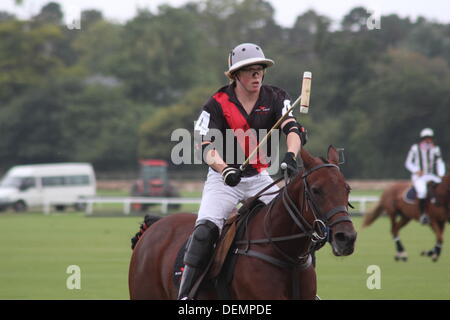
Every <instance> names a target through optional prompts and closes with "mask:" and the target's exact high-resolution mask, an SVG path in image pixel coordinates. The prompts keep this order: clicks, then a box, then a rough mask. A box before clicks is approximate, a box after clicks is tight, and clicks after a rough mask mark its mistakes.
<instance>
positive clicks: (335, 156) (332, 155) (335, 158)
mask: <svg viewBox="0 0 450 320" xmlns="http://www.w3.org/2000/svg"><path fill="white" fill-rule="evenodd" d="M327 158H328V162H330V163H333V164H338V163H339V153H338V152H337V150H336V148H335V147H333V146H332V145H330V146H329V147H328V154H327Z"/></svg>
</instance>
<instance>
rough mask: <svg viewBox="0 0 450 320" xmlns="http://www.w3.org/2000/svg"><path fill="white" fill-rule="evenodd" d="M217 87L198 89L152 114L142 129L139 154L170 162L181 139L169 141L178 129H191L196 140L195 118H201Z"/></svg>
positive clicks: (142, 156) (143, 156)
mask: <svg viewBox="0 0 450 320" xmlns="http://www.w3.org/2000/svg"><path fill="white" fill-rule="evenodd" d="M213 90H214V88H212V87H199V88H196V89H194V90H191V91H190V92H189V93H188V94H187V95H186V96H185V97H183V98H182V99H181V100H180V102H178V103H176V104H173V105H171V106H168V107H165V108H162V109H160V110H158V111H157V112H155V113H154V114H152V116H151V118H149V119H148V120H147V121H146V122H144V123H143V124H142V126H141V128H140V139H139V141H140V143H139V157H140V158H162V159H166V160H168V161H170V154H171V150H172V147H173V146H174V145H176V144H177V143H178V141H173V142H170V143H169V141H171V135H172V132H173V131H174V130H176V129H178V128H184V129H186V130H188V131H189V132H191V136H192V139H193V128H194V121H195V120H197V117H198V115H199V114H200V112H201V107H202V106H203V105H204V104H205V102H206V100H207V99H208V97H209V96H210V95H211V93H212V92H213ZM192 142H193V141H192ZM191 145H193V144H192V143H191Z"/></svg>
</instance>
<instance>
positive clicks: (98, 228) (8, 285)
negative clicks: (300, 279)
mask: <svg viewBox="0 0 450 320" xmlns="http://www.w3.org/2000/svg"><path fill="white" fill-rule="evenodd" d="M141 220H142V218H140V217H136V216H134V217H102V218H95V217H85V216H84V215H83V214H82V213H63V214H56V213H55V214H51V215H47V216H46V215H43V214H40V213H34V214H33V213H27V214H15V213H13V212H7V213H3V214H1V215H0V299H128V285H127V277H128V264H129V259H130V255H131V249H130V237H131V236H132V235H133V234H134V233H135V232H137V230H138V227H139V223H140V222H141ZM354 222H355V225H356V227H357V228H358V227H359V225H360V224H361V218H360V217H355V218H354ZM388 222H389V221H388V219H386V218H384V217H383V218H380V219H379V220H378V221H376V223H375V224H374V225H373V226H371V227H370V228H368V229H366V230H364V231H362V232H359V234H358V240H357V244H356V251H355V253H354V254H353V255H352V256H349V257H346V258H337V257H334V256H333V255H332V253H331V249H330V246H329V245H327V246H325V247H324V248H323V249H322V250H321V251H319V252H318V258H317V261H318V268H317V274H318V294H319V295H320V297H321V298H322V299H450V272H449V270H450V254H449V250H448V248H447V243H449V240H450V239H449V237H448V236H447V237H446V243H445V244H444V248H443V252H442V256H441V259H440V261H438V262H436V263H433V262H431V261H430V260H429V259H428V258H424V257H421V256H420V252H421V250H423V249H430V248H431V247H432V246H434V236H433V235H432V233H431V231H430V230H429V229H428V228H426V227H422V226H420V225H419V224H418V223H411V225H409V226H407V227H406V229H405V230H404V232H403V233H402V240H403V243H404V245H405V247H406V249H407V250H408V252H409V256H410V259H409V261H408V262H406V263H405V262H395V261H394V259H393V255H394V244H393V242H392V240H391V237H390V235H389V231H388V230H389V226H388ZM69 265H77V266H79V267H80V269H81V289H80V290H77V289H74V290H69V289H67V287H66V280H67V278H68V277H69V276H70V274H67V273H66V270H67V267H68V266H69ZM370 265H377V266H379V267H380V268H381V289H380V290H377V289H374V290H369V289H368V288H367V286H366V281H367V278H368V277H369V276H370V274H368V273H367V267H368V266H370Z"/></svg>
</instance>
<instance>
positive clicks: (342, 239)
mask: <svg viewBox="0 0 450 320" xmlns="http://www.w3.org/2000/svg"><path fill="white" fill-rule="evenodd" d="M334 237H335V238H336V241H338V242H345V241H346V240H347V236H346V235H345V233H344V232H338V233H336V234H335V235H334Z"/></svg>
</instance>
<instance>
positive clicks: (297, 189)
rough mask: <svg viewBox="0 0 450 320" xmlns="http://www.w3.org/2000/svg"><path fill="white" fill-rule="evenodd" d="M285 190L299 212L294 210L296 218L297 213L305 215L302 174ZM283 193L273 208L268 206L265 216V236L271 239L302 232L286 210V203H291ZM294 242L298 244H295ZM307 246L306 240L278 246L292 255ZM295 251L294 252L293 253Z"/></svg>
mask: <svg viewBox="0 0 450 320" xmlns="http://www.w3.org/2000/svg"><path fill="white" fill-rule="evenodd" d="M285 188H287V189H286V190H287V193H288V195H289V198H290V199H291V200H292V203H293V204H294V206H295V208H296V209H297V210H294V209H291V210H293V212H294V213H293V214H295V215H296V216H297V215H298V214H297V211H298V212H300V214H301V215H303V214H304V212H303V211H304V210H305V208H304V202H303V201H304V197H303V195H304V187H303V181H302V179H301V174H299V175H298V176H296V177H295V178H294V180H293V181H292V182H291V183H289V184H288V185H287V186H286V187H285ZM282 193H283V191H281V192H280V195H279V196H278V197H277V198H276V199H275V200H274V203H273V204H272V206H268V207H267V208H268V209H267V210H268V212H266V216H265V219H264V220H265V221H264V223H265V224H266V226H267V232H268V234H265V236H270V237H284V236H290V235H294V234H299V233H301V232H302V231H301V230H300V228H299V227H298V226H297V225H296V224H295V222H294V220H293V218H292V217H291V215H290V214H289V212H288V210H287V209H286V205H287V204H285V202H289V200H288V199H283V197H284V196H283V194H282ZM266 219H270V221H267V220H266ZM294 241H295V242H296V243H295V244H294ZM305 244H306V241H305V238H300V239H296V240H290V241H286V242H279V243H278V244H277V245H278V246H279V247H282V248H283V250H284V251H286V252H290V253H292V254H297V253H298V251H302V249H301V248H302V247H304V245H305ZM293 250H294V251H293Z"/></svg>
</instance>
